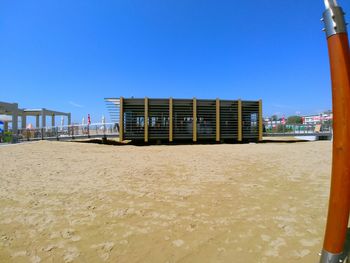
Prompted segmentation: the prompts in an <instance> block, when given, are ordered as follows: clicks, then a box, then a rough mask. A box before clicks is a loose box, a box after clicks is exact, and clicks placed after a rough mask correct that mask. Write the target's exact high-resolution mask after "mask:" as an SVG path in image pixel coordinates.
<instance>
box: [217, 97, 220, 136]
mask: <svg viewBox="0 0 350 263" xmlns="http://www.w3.org/2000/svg"><path fill="white" fill-rule="evenodd" d="M216 141H217V142H219V141H220V99H219V98H217V99H216Z"/></svg>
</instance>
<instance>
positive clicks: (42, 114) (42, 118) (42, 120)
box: [41, 109, 46, 128]
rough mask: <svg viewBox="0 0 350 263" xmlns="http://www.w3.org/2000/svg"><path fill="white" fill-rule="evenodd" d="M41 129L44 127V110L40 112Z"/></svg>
mask: <svg viewBox="0 0 350 263" xmlns="http://www.w3.org/2000/svg"><path fill="white" fill-rule="evenodd" d="M41 127H42V128H45V127H46V112H45V109H42V111H41Z"/></svg>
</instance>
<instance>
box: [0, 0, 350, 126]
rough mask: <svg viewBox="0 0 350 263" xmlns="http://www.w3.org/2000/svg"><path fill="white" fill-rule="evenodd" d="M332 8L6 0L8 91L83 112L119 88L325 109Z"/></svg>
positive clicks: (282, 1) (2, 11) (2, 83)
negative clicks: (327, 20) (326, 15)
mask: <svg viewBox="0 0 350 263" xmlns="http://www.w3.org/2000/svg"><path fill="white" fill-rule="evenodd" d="M339 3H340V4H341V5H342V6H343V8H344V9H345V11H347V12H349V13H350V2H349V1H345V0H339ZM323 10H324V6H323V1H322V0H318V1H306V0H265V1H262V0H250V1H249V0H247V1H232V0H221V1H220V0H215V1H214V0H166V1H165V0H148V1H146V0H124V1H119V0H110V1H109V0H104V1H97V0H96V1H89V0H74V1H72V0H56V1H54V0H52V1H46V0H37V1H26V0H18V1H10V0H8V1H7V0H3V1H1V8H0V35H1V39H0V58H1V59H0V87H1V88H0V91H1V93H0V100H1V101H8V102H18V103H19V104H20V106H21V107H27V108H30V107H46V108H53V109H56V110H61V111H70V112H72V114H73V120H76V121H79V122H80V120H81V118H82V117H83V116H86V115H87V113H90V114H91V115H92V121H94V120H96V121H97V120H100V118H101V117H100V116H101V115H102V114H104V113H105V114H106V107H105V104H104V101H103V98H104V97H119V96H124V97H130V96H134V97H144V96H148V97H170V96H172V97H174V98H177V97H180V98H192V97H194V96H195V97H197V98H216V97H220V98H225V99H228V98H230V99H236V98H242V99H252V100H254V99H260V98H261V99H263V103H264V115H266V116H267V115H272V114H274V113H278V114H280V115H282V114H286V115H288V114H293V113H295V112H297V111H298V112H301V114H309V113H317V112H320V111H322V110H326V109H330V108H331V92H330V77H329V65H328V56H327V46H326V39H325V35H324V33H323V32H322V31H321V29H322V27H323V24H322V23H321V22H320V18H321V14H322V12H323ZM106 117H107V118H109V116H108V115H107V116H106Z"/></svg>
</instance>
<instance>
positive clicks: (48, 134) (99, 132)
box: [15, 123, 119, 141]
mask: <svg viewBox="0 0 350 263" xmlns="http://www.w3.org/2000/svg"><path fill="white" fill-rule="evenodd" d="M118 135H119V125H118V124H117V123H92V124H89V125H88V124H72V125H64V126H56V127H44V128H34V129H19V130H18V133H17V135H16V136H15V137H16V140H17V141H30V140H47V139H56V140H61V139H78V138H96V137H99V138H103V137H110V136H118Z"/></svg>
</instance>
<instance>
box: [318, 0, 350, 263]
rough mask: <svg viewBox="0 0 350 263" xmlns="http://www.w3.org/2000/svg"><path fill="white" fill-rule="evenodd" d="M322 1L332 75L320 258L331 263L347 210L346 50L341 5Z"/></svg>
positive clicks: (349, 123)
mask: <svg viewBox="0 0 350 263" xmlns="http://www.w3.org/2000/svg"><path fill="white" fill-rule="evenodd" d="M326 2H327V3H326ZM325 3H326V7H328V8H327V10H326V12H325V13H324V15H323V19H324V21H325V24H326V28H325V30H326V33H327V37H328V40H327V42H328V51H329V60H330V69H331V78H332V102H333V156H332V158H333V159H332V179H331V191H330V198H329V207H328V218H327V225H326V231H325V239H324V245H323V251H322V256H321V261H320V262H321V263H335V262H340V259H341V254H342V252H343V248H344V244H345V238H346V232H347V227H348V221H349V211H350V105H349V103H350V52H349V41H348V36H347V32H346V24H345V20H344V13H343V11H342V9H341V8H340V7H338V5H337V3H336V1H325ZM327 4H328V6H327Z"/></svg>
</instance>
